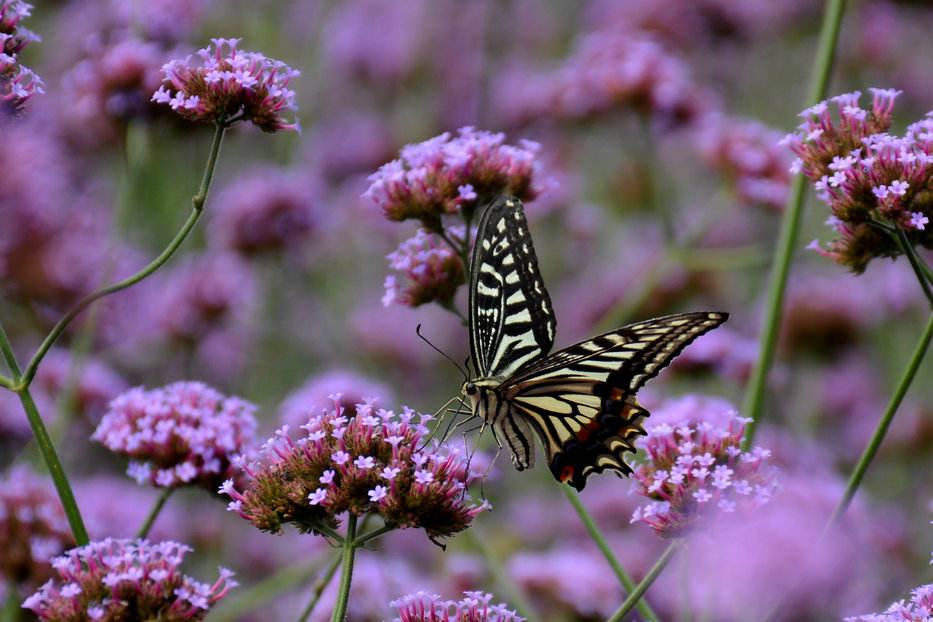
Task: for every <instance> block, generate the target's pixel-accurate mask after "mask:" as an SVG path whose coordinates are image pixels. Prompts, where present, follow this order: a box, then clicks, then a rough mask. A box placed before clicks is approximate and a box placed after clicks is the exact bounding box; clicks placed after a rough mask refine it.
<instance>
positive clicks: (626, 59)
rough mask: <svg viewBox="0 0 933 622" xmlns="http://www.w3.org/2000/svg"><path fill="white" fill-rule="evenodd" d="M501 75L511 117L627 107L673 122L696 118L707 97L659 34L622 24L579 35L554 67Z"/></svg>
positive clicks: (583, 114) (575, 116) (574, 115)
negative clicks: (560, 61)
mask: <svg viewBox="0 0 933 622" xmlns="http://www.w3.org/2000/svg"><path fill="white" fill-rule="evenodd" d="M501 81H502V86H501V87H500V88H499V89H496V92H501V93H509V95H510V96H509V97H500V98H497V101H498V102H499V103H500V105H502V106H504V107H505V111H504V112H505V114H506V116H508V117H510V118H511V119H512V120H513V121H528V120H532V119H535V118H541V117H550V118H557V119H571V120H579V119H588V118H593V117H597V116H600V115H606V114H609V113H611V112H612V111H614V110H618V109H619V108H622V107H628V108H633V109H634V110H635V111H636V112H639V113H641V114H643V115H645V116H647V117H652V118H654V119H655V120H656V121H657V122H658V123H659V125H662V126H666V127H670V126H676V125H681V124H684V123H688V122H690V121H692V120H694V119H695V118H697V117H698V116H699V115H700V113H701V112H702V111H703V110H704V109H706V108H707V107H708V103H707V100H708V99H709V97H708V96H707V95H706V94H705V93H704V92H703V91H702V90H701V89H700V88H699V87H698V86H697V85H696V83H695V82H694V81H693V78H692V76H691V73H690V69H689V66H688V65H687V64H686V63H685V62H684V60H683V59H681V58H679V57H678V56H676V55H675V54H673V53H672V52H671V51H670V50H669V49H668V47H667V46H666V45H665V44H664V43H662V42H661V41H659V40H658V39H657V37H654V36H651V35H647V34H646V33H645V32H632V31H631V30H630V29H620V28H605V29H600V30H597V31H594V32H591V33H588V34H586V35H585V36H583V37H581V38H580V40H579V43H578V45H577V47H576V49H574V50H573V52H571V54H570V56H568V57H567V58H566V59H564V60H563V62H562V63H561V64H560V65H558V66H557V67H556V68H555V69H553V70H549V71H544V72H540V73H529V72H522V73H519V72H507V73H505V74H503V77H502V78H501Z"/></svg>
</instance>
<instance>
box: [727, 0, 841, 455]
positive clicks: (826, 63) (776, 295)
mask: <svg viewBox="0 0 933 622" xmlns="http://www.w3.org/2000/svg"><path fill="white" fill-rule="evenodd" d="M844 13H845V0H830V2H828V3H827V4H826V12H825V13H824V14H823V24H822V28H821V30H820V43H819V49H818V50H817V57H816V63H815V64H814V72H813V75H812V76H811V78H810V86H809V88H808V89H807V103H808V105H813V104H815V103H817V102H819V101H821V100H823V99H824V98H825V96H826V89H827V85H828V84H829V77H830V72H831V70H832V66H833V59H834V57H835V53H836V42H837V40H838V38H839V31H840V29H841V28H842V16H843V14H844ZM804 188H805V179H804V178H803V176H801V175H798V176H797V177H796V179H794V182H793V185H792V186H791V193H790V195H789V196H788V199H787V206H786V208H785V210H784V218H783V220H782V222H781V231H780V234H779V236H778V244H777V247H776V248H775V250H774V263H773V265H774V272H773V274H772V275H771V282H770V284H769V287H768V302H767V307H766V310H765V321H764V326H763V327H762V331H761V341H760V343H761V346H760V348H759V351H758V359H757V360H756V361H755V367H754V371H753V372H752V377H751V380H750V382H749V387H748V392H747V393H746V394H745V403H744V405H743V407H742V412H743V413H744V414H745V416H747V417H750V418H751V419H752V422H751V423H750V424H749V425H748V427H747V428H746V432H745V445H744V446H745V447H746V448H747V447H750V446H751V444H752V442H753V441H754V437H755V429H756V428H757V425H758V423H759V422H760V421H761V416H762V411H763V408H764V402H765V392H766V391H767V384H768V376H769V375H770V372H771V366H772V365H773V364H774V355H775V352H776V350H777V338H778V332H779V329H780V326H781V317H782V315H783V309H782V307H783V304H784V293H785V290H786V288H787V275H788V273H789V272H790V264H791V259H792V258H793V254H794V251H795V250H796V247H797V239H798V238H799V234H800V222H801V218H802V215H803V198H804Z"/></svg>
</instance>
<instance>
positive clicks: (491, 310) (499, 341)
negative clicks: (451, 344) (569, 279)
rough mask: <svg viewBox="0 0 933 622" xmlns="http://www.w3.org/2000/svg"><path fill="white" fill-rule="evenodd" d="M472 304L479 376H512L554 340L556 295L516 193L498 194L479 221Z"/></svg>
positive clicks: (472, 343)
mask: <svg viewBox="0 0 933 622" xmlns="http://www.w3.org/2000/svg"><path fill="white" fill-rule="evenodd" d="M469 306H470V353H471V355H472V359H473V363H474V365H476V371H477V376H478V377H480V378H491V377H508V376H511V375H512V374H514V373H515V372H516V371H518V370H519V369H521V368H522V367H523V366H524V365H527V364H528V363H529V362H531V361H534V360H537V359H539V358H541V357H543V356H544V355H546V354H547V353H548V352H549V351H550V349H551V346H552V345H553V343H554V331H555V330H556V327H557V321H556V320H555V318H554V310H553V308H552V307H551V298H550V296H548V293H547V290H546V289H545V288H544V281H542V279H541V273H540V271H539V270H538V258H537V256H536V255H535V251H534V246H532V243H531V234H530V233H529V232H528V222H527V221H526V220H525V211H524V208H523V207H522V202H521V201H519V200H518V199H516V198H515V197H510V196H500V197H497V198H496V199H494V200H493V202H492V203H491V204H490V205H489V207H487V208H486V211H485V213H484V214H483V218H482V220H480V224H479V229H478V231H477V234H476V242H475V244H474V246H473V260H472V270H471V273H470V302H469Z"/></svg>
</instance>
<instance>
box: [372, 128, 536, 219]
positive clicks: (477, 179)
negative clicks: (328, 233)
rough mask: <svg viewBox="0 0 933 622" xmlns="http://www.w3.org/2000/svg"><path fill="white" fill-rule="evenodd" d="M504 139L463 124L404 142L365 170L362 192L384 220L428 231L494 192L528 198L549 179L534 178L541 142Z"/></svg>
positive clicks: (468, 210)
mask: <svg viewBox="0 0 933 622" xmlns="http://www.w3.org/2000/svg"><path fill="white" fill-rule="evenodd" d="M519 144H520V146H518V147H515V146H512V145H506V144H505V134H501V133H500V134H493V133H491V132H484V131H481V130H475V129H474V128H472V127H463V128H460V130H459V131H458V132H457V136H455V137H451V135H450V133H449V132H444V133H443V134H441V135H440V136H437V137H435V138H432V139H430V140H427V141H425V142H423V143H418V144H414V145H406V146H405V147H404V148H403V149H402V151H401V153H400V154H399V155H400V156H401V157H399V158H398V159H397V160H392V161H391V162H389V163H388V164H383V165H382V166H381V167H380V168H379V170H378V171H376V172H375V173H373V174H372V175H370V177H369V181H371V182H372V184H371V185H370V186H369V189H368V190H366V192H365V193H364V196H368V197H370V198H371V199H372V200H373V201H375V202H376V203H378V204H379V206H380V207H381V208H382V211H383V214H384V215H385V216H386V218H388V219H389V220H394V221H402V220H408V219H415V220H420V221H421V224H422V226H423V227H424V228H425V229H426V230H427V231H429V232H438V231H441V229H442V225H441V217H442V216H444V215H448V214H456V213H462V214H463V215H464V217H465V219H466V220H467V221H469V220H470V219H471V218H472V215H473V211H474V210H475V209H476V208H477V207H478V206H479V205H480V204H481V203H482V202H483V201H487V200H489V199H490V198H492V197H494V196H496V195H499V194H512V195H515V196H516V197H518V198H519V199H521V200H523V201H531V200H533V199H534V198H536V197H537V196H538V195H540V194H541V193H542V192H543V191H544V190H546V189H547V183H548V182H544V183H542V182H540V181H538V180H536V179H535V178H534V177H535V176H536V175H538V174H539V168H540V167H539V164H538V162H537V155H538V150H539V149H540V148H541V146H540V145H539V144H538V143H535V142H532V141H530V140H521V141H520V143H519Z"/></svg>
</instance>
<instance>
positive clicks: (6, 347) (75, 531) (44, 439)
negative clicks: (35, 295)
mask: <svg viewBox="0 0 933 622" xmlns="http://www.w3.org/2000/svg"><path fill="white" fill-rule="evenodd" d="M0 351H2V353H3V357H4V358H5V359H6V362H7V365H9V366H10V372H12V374H13V379H14V381H15V382H16V384H17V385H18V386H19V388H18V389H17V390H16V394H17V395H19V400H20V402H21V403H22V405H23V410H24V411H26V419H27V420H28V421H29V427H30V428H31V429H32V435H33V436H34V437H35V439H36V446H37V447H38V448H39V453H40V454H42V459H43V460H44V461H45V466H46V468H47V469H48V470H49V475H50V476H51V478H52V482H53V483H54V484H55V490H57V491H58V498H59V499H60V500H61V503H62V508H63V509H64V510H65V517H66V518H67V519H68V525H69V526H70V527H71V533H72V535H73V536H74V539H75V544H76V545H77V546H84V545H85V544H87V543H88V542H89V541H90V540H89V539H88V535H87V529H85V527H84V521H83V520H82V519H81V510H79V509H78V503H77V501H75V496H74V492H72V490H71V485H70V484H69V483H68V477H67V476H66V475H65V469H64V468H62V463H61V461H60V460H59V459H58V454H57V453H56V452H55V446H54V445H53V444H52V439H51V438H50V437H49V432H48V430H47V429H46V428H45V423H43V422H42V416H41V415H40V414H39V409H38V408H37V407H36V403H35V401H33V399H32V394H31V393H30V392H29V388H28V387H27V386H26V385H25V384H23V382H22V380H21V378H22V376H21V375H20V371H19V365H18V364H17V362H16V357H15V356H14V355H13V349H12V348H11V347H10V342H9V340H8V339H7V336H6V332H5V331H4V330H3V327H2V326H0Z"/></svg>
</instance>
